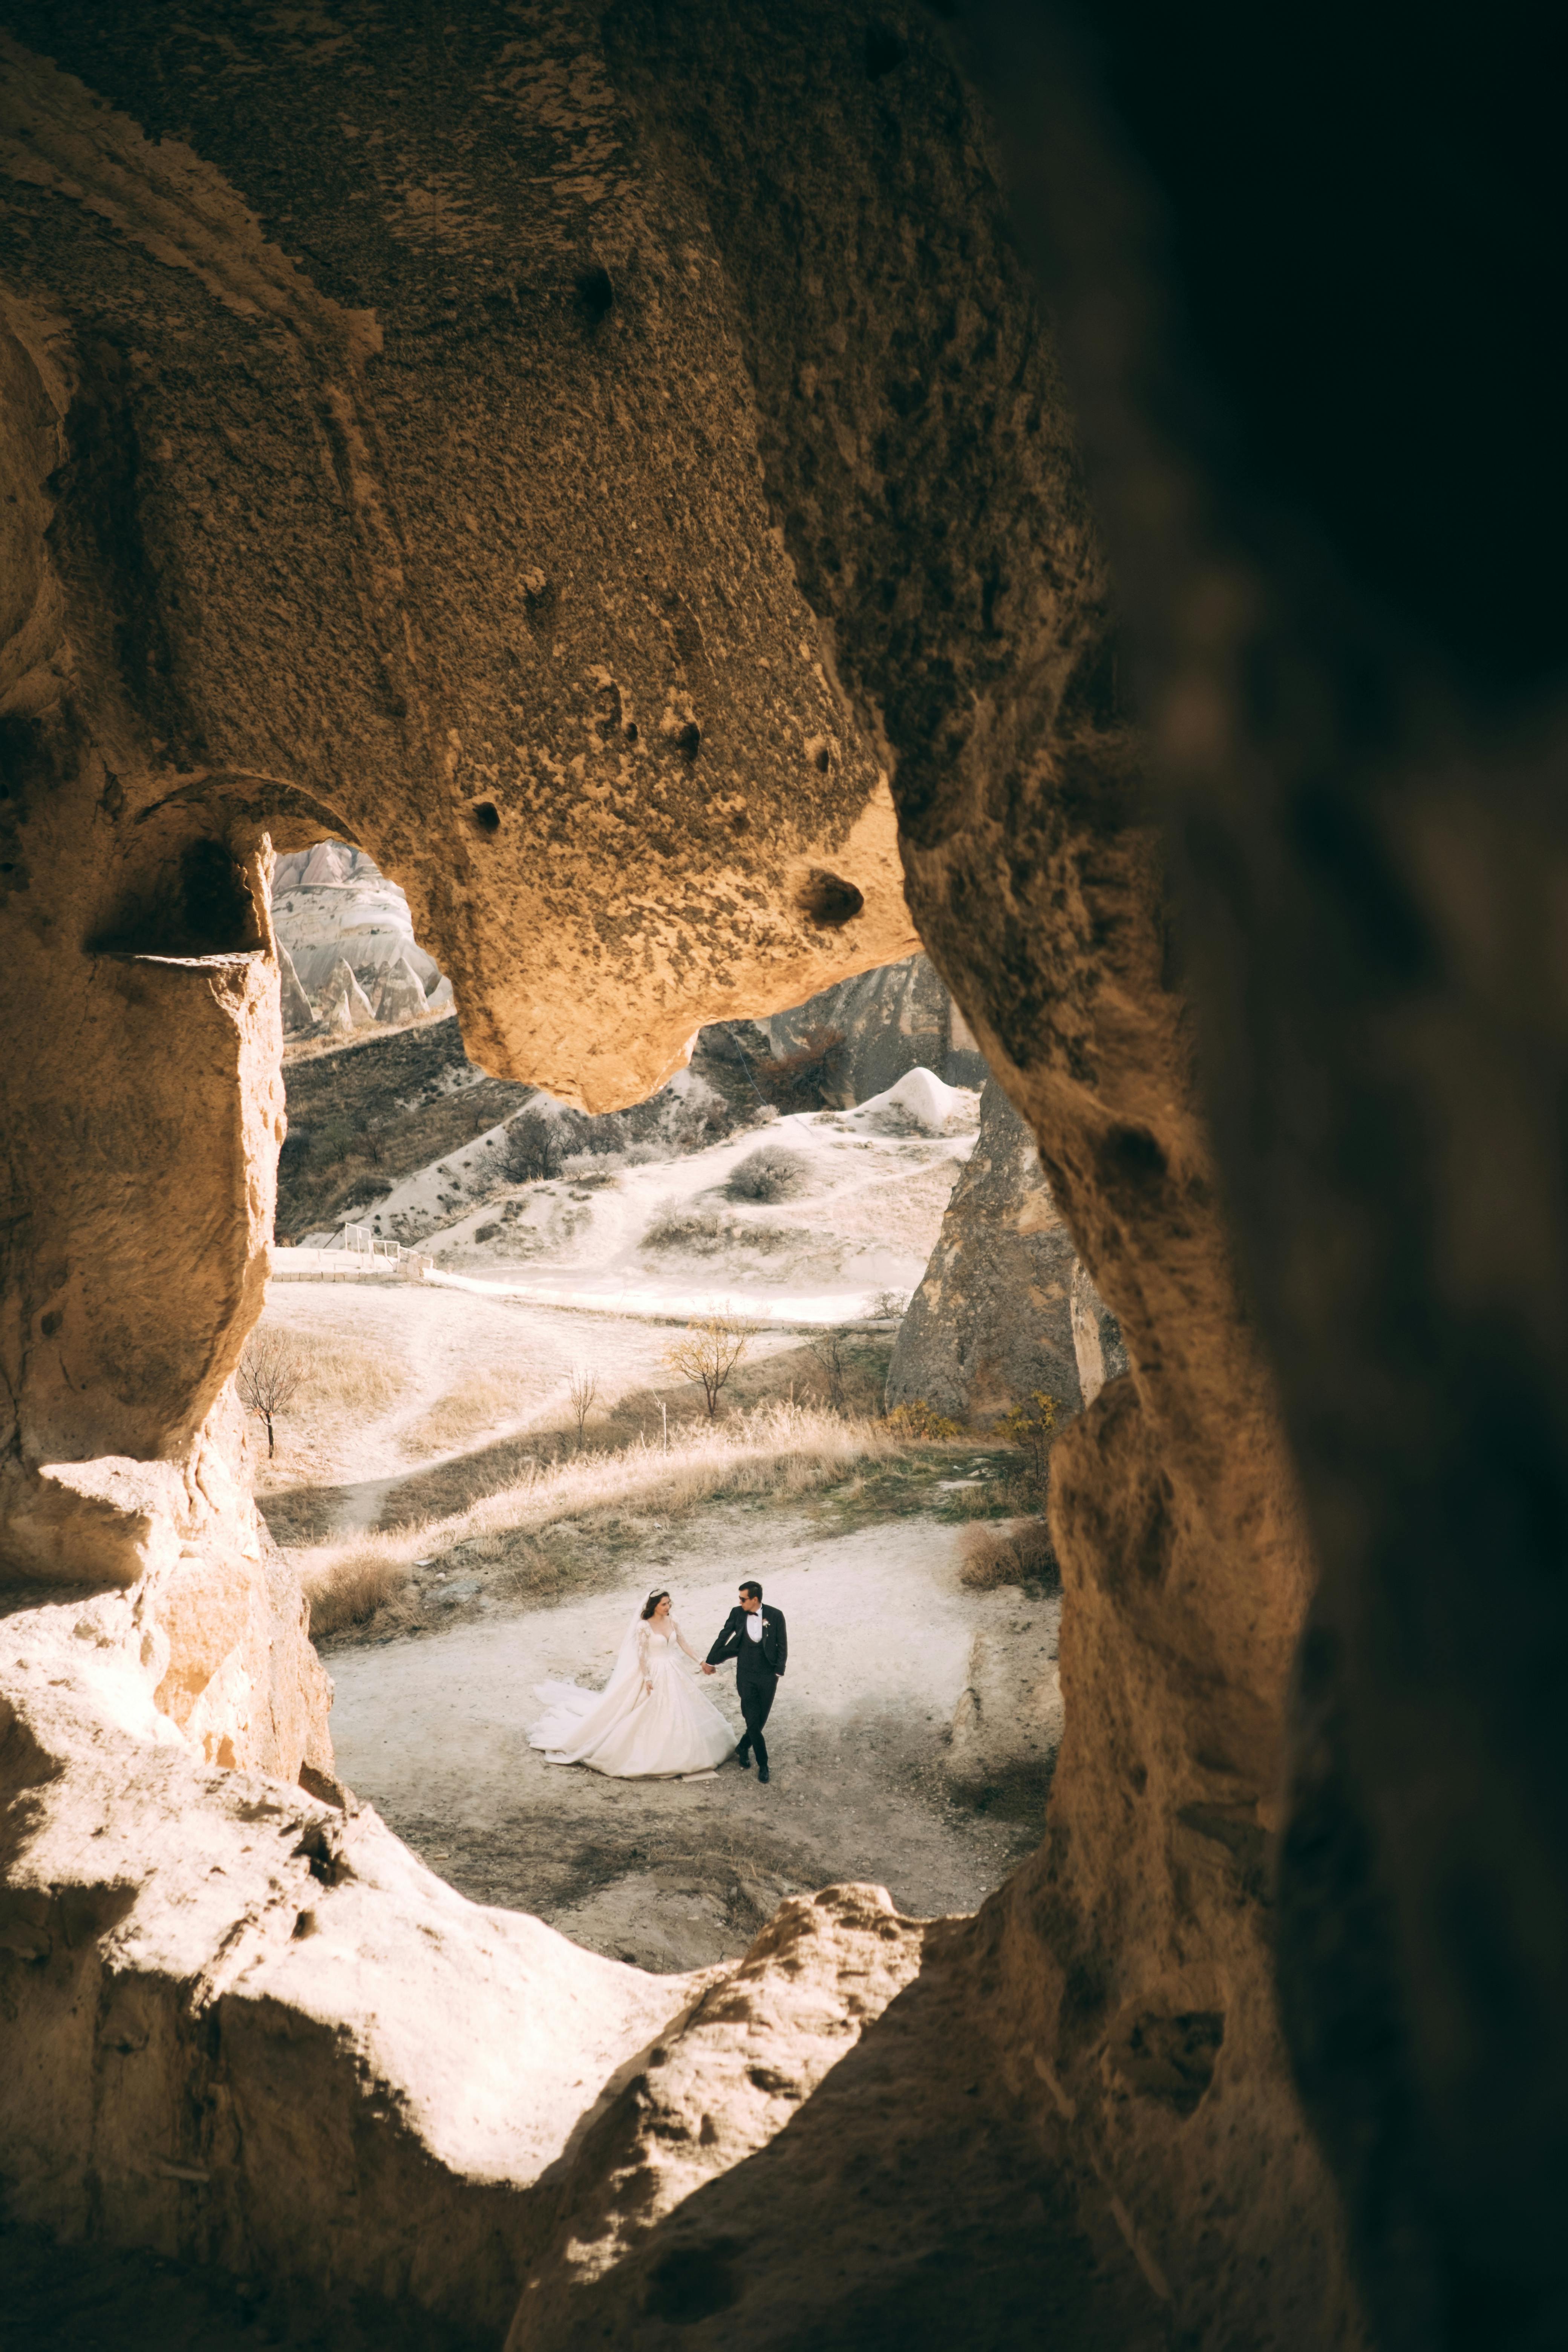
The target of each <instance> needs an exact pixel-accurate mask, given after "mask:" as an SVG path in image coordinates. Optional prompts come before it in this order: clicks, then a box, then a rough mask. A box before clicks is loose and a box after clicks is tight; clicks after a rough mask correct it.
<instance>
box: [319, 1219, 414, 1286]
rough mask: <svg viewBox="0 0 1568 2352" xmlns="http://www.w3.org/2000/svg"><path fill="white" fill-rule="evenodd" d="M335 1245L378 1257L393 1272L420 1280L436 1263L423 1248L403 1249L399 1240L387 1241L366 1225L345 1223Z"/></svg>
mask: <svg viewBox="0 0 1568 2352" xmlns="http://www.w3.org/2000/svg"><path fill="white" fill-rule="evenodd" d="M337 1247H338V1248H339V1249H342V1250H351V1251H354V1252H356V1253H357V1254H359V1255H362V1256H364V1257H369V1258H379V1259H381V1260H383V1261H384V1264H386V1265H389V1266H390V1267H392V1269H393V1271H394V1272H395V1273H397V1274H403V1273H407V1274H412V1275H414V1276H416V1277H417V1278H419V1279H420V1280H423V1278H424V1276H426V1274H428V1273H429V1272H430V1270H431V1269H432V1267H433V1266H434V1265H435V1263H436V1261H435V1259H434V1258H433V1257H431V1256H430V1255H428V1253H427V1252H426V1251H425V1250H411V1249H405V1248H404V1246H403V1244H402V1243H401V1242H393V1241H387V1240H386V1239H385V1238H384V1235H382V1234H374V1233H372V1231H371V1229H370V1227H369V1226H368V1225H345V1226H344V1227H343V1230H342V1234H341V1235H340V1236H339V1239H338V1243H337Z"/></svg>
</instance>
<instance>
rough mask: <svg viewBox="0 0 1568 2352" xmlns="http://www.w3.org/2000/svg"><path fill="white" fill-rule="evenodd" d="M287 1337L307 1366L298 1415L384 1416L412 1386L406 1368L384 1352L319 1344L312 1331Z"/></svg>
mask: <svg viewBox="0 0 1568 2352" xmlns="http://www.w3.org/2000/svg"><path fill="white" fill-rule="evenodd" d="M288 1336H289V1339H290V1341H291V1343H292V1345H293V1347H294V1349H295V1350H296V1352H297V1354H298V1356H299V1358H300V1362H301V1363H302V1364H303V1366H304V1378H303V1379H302V1380H301V1381H300V1389H299V1393H298V1396H297V1397H296V1399H295V1402H294V1414H295V1415H297V1416H300V1417H302V1416H303V1415H304V1414H306V1413H320V1414H323V1415H331V1416H334V1417H335V1416H337V1415H340V1414H342V1413H349V1412H352V1413H355V1414H358V1413H368V1412H388V1411H390V1409H391V1408H392V1406H393V1405H395V1403H396V1402H397V1400H398V1398H399V1397H400V1396H401V1395H402V1394H403V1391H404V1390H405V1388H406V1387H407V1385H408V1368H407V1366H406V1365H405V1364H402V1363H398V1362H396V1361H395V1360H388V1358H387V1357H386V1355H385V1354H384V1352H383V1351H380V1350H377V1349H370V1348H364V1347H354V1346H352V1345H344V1344H342V1342H340V1341H337V1340H332V1339H317V1338H316V1337H315V1335H314V1333H312V1332H310V1331H291V1332H289V1335H288Z"/></svg>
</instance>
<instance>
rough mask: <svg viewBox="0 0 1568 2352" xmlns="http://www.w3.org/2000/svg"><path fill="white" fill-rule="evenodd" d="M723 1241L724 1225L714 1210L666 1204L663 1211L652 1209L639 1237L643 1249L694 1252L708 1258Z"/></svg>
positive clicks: (670, 1202)
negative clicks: (644, 1232) (646, 1224)
mask: <svg viewBox="0 0 1568 2352" xmlns="http://www.w3.org/2000/svg"><path fill="white" fill-rule="evenodd" d="M723 1239H724V1226H723V1222H722V1220H721V1217H720V1214H719V1212H718V1210H717V1209H681V1208H678V1207H677V1206H676V1204H675V1203H674V1202H672V1201H667V1202H665V1203H664V1205H663V1207H662V1208H659V1209H656V1210H655V1212H654V1213H653V1217H652V1219H651V1220H650V1222H649V1224H648V1228H647V1233H646V1234H644V1235H643V1237H642V1246H643V1247H644V1249H656V1250H665V1249H683V1250H695V1251H697V1252H698V1254H699V1255H701V1256H704V1257H707V1256H710V1255H712V1253H713V1252H714V1251H715V1250H716V1249H718V1248H720V1247H721V1244H722V1243H723Z"/></svg>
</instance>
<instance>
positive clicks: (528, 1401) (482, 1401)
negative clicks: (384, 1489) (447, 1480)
mask: <svg viewBox="0 0 1568 2352" xmlns="http://www.w3.org/2000/svg"><path fill="white" fill-rule="evenodd" d="M552 1386H553V1387H554V1388H556V1389H557V1390H559V1389H560V1387H561V1382H560V1381H554V1382H553V1383H552V1382H551V1381H546V1380H543V1379H542V1378H541V1377H540V1375H539V1374H538V1373H537V1372H533V1371H529V1370H521V1369H515V1370H514V1369H512V1368H511V1367H509V1366H507V1365H491V1366H489V1367H487V1368H486V1369H485V1370H481V1371H474V1372H469V1373H468V1375H467V1377H466V1378H465V1379H463V1380H461V1381H458V1385H457V1387H456V1388H452V1389H448V1390H447V1392H446V1394H445V1395H444V1396H442V1397H438V1398H437V1401H436V1402H435V1403H434V1404H433V1405H432V1406H431V1407H430V1410H429V1412H425V1413H421V1415H420V1417H419V1419H418V1420H417V1421H416V1422H414V1423H410V1425H409V1427H408V1428H407V1429H406V1430H405V1431H404V1432H403V1435H402V1444H403V1445H404V1446H405V1449H406V1451H407V1452H408V1453H410V1454H439V1453H442V1452H444V1451H445V1449H446V1448H447V1446H451V1445H465V1444H469V1443H471V1441H472V1440H473V1439H474V1438H475V1437H476V1436H478V1435H479V1434H480V1433H482V1432H483V1431H485V1430H487V1429H497V1428H500V1427H501V1426H502V1425H503V1424H505V1423H509V1422H519V1421H521V1420H522V1419H523V1418H524V1417H525V1416H526V1415H527V1414H529V1413H532V1412H538V1411H539V1408H540V1407H541V1405H542V1404H543V1403H544V1402H546V1400H547V1399H548V1397H549V1395H550V1391H551V1388H552Z"/></svg>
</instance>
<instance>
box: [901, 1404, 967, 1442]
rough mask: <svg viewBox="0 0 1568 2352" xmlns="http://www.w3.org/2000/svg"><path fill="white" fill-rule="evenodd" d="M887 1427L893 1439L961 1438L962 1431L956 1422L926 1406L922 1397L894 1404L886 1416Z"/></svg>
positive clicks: (931, 1406) (932, 1407)
mask: <svg viewBox="0 0 1568 2352" xmlns="http://www.w3.org/2000/svg"><path fill="white" fill-rule="evenodd" d="M888 1427H889V1430H890V1431H891V1432H892V1433H893V1435H894V1436H895V1437H961V1436H962V1435H963V1431H962V1430H961V1429H960V1427H959V1425H958V1423H957V1422H956V1421H952V1420H950V1419H949V1418H948V1416H947V1414H946V1413H945V1412H938V1411H937V1409H936V1407H935V1406H934V1405H931V1404H927V1402H926V1401H925V1399H924V1397H910V1400H909V1402H908V1403H907V1404H896V1405H895V1406H894V1407H893V1410H892V1412H890V1413H889V1415H888Z"/></svg>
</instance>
